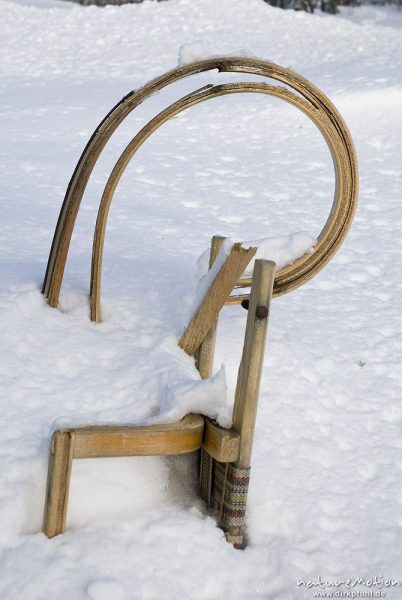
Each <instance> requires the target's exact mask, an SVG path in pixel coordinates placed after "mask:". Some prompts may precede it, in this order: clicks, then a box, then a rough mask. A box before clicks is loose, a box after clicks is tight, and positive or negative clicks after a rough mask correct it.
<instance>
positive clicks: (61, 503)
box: [43, 237, 275, 547]
mask: <svg viewBox="0 0 402 600" xmlns="http://www.w3.org/2000/svg"><path fill="white" fill-rule="evenodd" d="M222 239H223V238H217V237H216V238H214V240H213V244H212V252H211V257H212V256H213V254H215V253H216V249H217V247H218V246H219V245H220V243H221V241H222ZM255 251H256V248H249V249H247V250H246V249H243V248H242V247H241V245H240V244H235V245H234V246H233V248H232V250H231V252H230V254H229V256H228V258H227V260H226V261H225V263H224V264H223V266H222V267H221V269H220V270H219V272H218V274H217V275H216V277H215V278H214V280H213V282H212V284H211V286H210V287H209V289H208V290H207V293H206V294H205V296H204V299H203V301H202V303H201V305H200V307H199V308H198V310H197V311H196V312H195V314H194V316H193V317H192V319H191V321H190V323H189V325H188V327H187V328H186V330H185V332H184V334H183V335H182V337H181V339H180V341H179V345H180V347H181V348H182V349H183V350H185V351H186V352H187V353H188V354H194V352H195V350H196V349H199V353H198V369H199V370H200V372H201V373H202V375H203V376H204V377H207V376H209V375H210V374H211V370H212V361H213V346H214V343H213V341H212V338H214V336H215V330H216V322H217V319H218V315H219V311H220V309H221V308H222V307H223V305H224V304H225V303H226V302H227V300H228V298H229V295H230V293H231V290H232V289H233V288H234V287H235V286H237V285H238V284H239V279H240V277H241V275H242V273H243V271H244V270H245V269H246V267H247V265H248V263H249V261H250V259H251V258H252V257H253V256H254V254H255ZM274 276H275V264H274V263H273V262H271V261H266V260H257V261H256V263H255V267H254V272H253V277H252V286H251V293H250V296H249V312H248V319H247V326H246V334H245V342H244V348H243V355H242V360H241V364H240V369H239V376H238V382H237V388H236V395H235V401H234V412H233V427H232V428H231V429H224V428H222V427H220V426H219V425H218V424H217V423H214V422H213V421H211V420H210V419H208V418H204V417H202V416H201V415H187V416H186V417H184V419H182V420H181V421H178V422H176V423H168V424H158V425H146V426H129V425H121V426H93V427H75V428H70V429H60V430H58V431H56V432H55V433H54V434H53V437H52V442H51V447H50V458H49V469H48V483H47V492H46V501H45V513H44V520H43V531H44V533H45V534H46V535H47V536H48V537H53V536H54V535H57V534H59V533H62V532H63V531H64V529H65V526H66V516H67V505H68V495H69V486H70V475H71V466H72V461H73V459H78V458H105V457H112V456H145V455H147V456H150V455H165V456H170V455H177V454H186V453H189V452H194V451H196V450H199V449H201V448H202V449H203V453H202V457H201V466H200V469H201V472H200V479H201V494H202V496H203V498H204V499H205V500H206V502H207V505H208V507H210V508H211V507H212V506H216V507H218V508H219V523H220V525H221V527H222V528H223V529H224V531H226V533H227V537H228V539H229V540H230V541H231V542H232V543H233V544H234V545H235V546H237V547H241V546H242V545H243V538H244V519H245V508H246V499H247V489H248V477H249V469H250V463H251V449H252V443H253V433H254V425H255V419H256V409H257V402H258V394H259V382H260V377H261V369H262V363H263V357H264V347H265V338H266V331H267V322H268V313H269V306H270V301H271V297H272V288H273V283H274ZM233 300H236V297H234V298H232V301H233ZM207 334H208V335H207ZM203 340H204V341H203ZM218 479H219V483H218Z"/></svg>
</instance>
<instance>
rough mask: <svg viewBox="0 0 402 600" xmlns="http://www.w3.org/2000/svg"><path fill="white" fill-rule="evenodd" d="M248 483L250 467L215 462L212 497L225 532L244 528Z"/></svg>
mask: <svg viewBox="0 0 402 600" xmlns="http://www.w3.org/2000/svg"><path fill="white" fill-rule="evenodd" d="M249 481H250V467H248V468H239V467H236V465H232V464H223V463H218V462H215V478H214V497H215V502H216V505H217V508H218V510H219V513H220V519H219V521H220V523H219V524H220V526H221V527H222V528H223V529H224V530H225V531H230V530H232V529H233V528H238V527H240V528H243V527H244V523H245V516H246V504H247V492H248V486H249Z"/></svg>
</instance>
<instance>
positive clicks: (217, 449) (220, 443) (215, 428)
mask: <svg viewBox="0 0 402 600" xmlns="http://www.w3.org/2000/svg"><path fill="white" fill-rule="evenodd" d="M203 448H204V450H206V451H207V452H208V454H210V455H211V456H212V458H214V459H215V460H218V461H219V462H223V463H226V462H235V461H236V460H237V459H238V457H239V448H240V435H239V434H238V433H237V432H236V431H234V430H233V429H224V428H223V427H220V426H219V425H218V424H217V423H214V422H213V421H211V420H210V419H207V418H206V419H205V433H204V443H203Z"/></svg>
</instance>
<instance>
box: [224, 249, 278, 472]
mask: <svg viewBox="0 0 402 600" xmlns="http://www.w3.org/2000/svg"><path fill="white" fill-rule="evenodd" d="M274 279H275V263H274V262H272V261H269V260H256V261H255V266H254V272H253V284H252V288H251V295H250V305H249V310H248V317H247V325H246V333H245V339H244V347H243V354H242V359H241V363H240V368H239V374H238V379H237V386H236V393H235V402H234V409H233V429H234V430H235V431H237V432H238V433H239V434H240V450H239V459H238V461H237V463H236V464H237V466H238V467H240V468H245V467H249V466H250V462H251V452H252V446H253V438H254V427H255V420H256V415H257V405H258V396H259V390H260V380H261V371H262V364H263V360H264V349H265V339H266V334H267V326H268V316H269V309H270V303H271V298H272V289H273V284H274Z"/></svg>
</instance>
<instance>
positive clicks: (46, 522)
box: [42, 430, 74, 537]
mask: <svg viewBox="0 0 402 600" xmlns="http://www.w3.org/2000/svg"><path fill="white" fill-rule="evenodd" d="M73 454H74V433H73V432H72V431H69V430H60V431H56V432H55V433H54V434H53V438H52V442H51V446H50V453H49V468H48V478H47V487H46V500H45V512H44V515H43V527H42V529H43V533H45V534H46V535H47V537H54V536H55V535H58V534H59V533H63V531H64V530H65V528H66V518H67V504H68V492H69V487H70V475H71V463H72V460H73Z"/></svg>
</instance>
